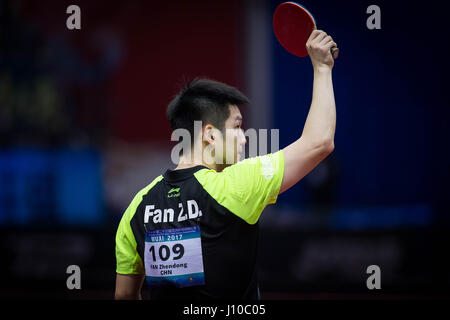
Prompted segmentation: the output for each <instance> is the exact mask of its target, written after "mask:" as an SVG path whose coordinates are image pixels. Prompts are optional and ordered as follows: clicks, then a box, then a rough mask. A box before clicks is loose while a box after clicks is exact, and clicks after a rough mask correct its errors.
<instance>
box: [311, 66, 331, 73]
mask: <svg viewBox="0 0 450 320" xmlns="http://www.w3.org/2000/svg"><path fill="white" fill-rule="evenodd" d="M313 69H314V73H325V74H326V73H331V70H332V69H333V67H332V66H329V65H327V64H320V65H313Z"/></svg>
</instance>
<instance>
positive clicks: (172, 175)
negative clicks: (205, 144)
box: [163, 165, 209, 182]
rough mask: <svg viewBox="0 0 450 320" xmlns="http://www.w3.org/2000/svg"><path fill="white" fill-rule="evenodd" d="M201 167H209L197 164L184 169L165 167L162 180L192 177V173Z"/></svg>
mask: <svg viewBox="0 0 450 320" xmlns="http://www.w3.org/2000/svg"><path fill="white" fill-rule="evenodd" d="M201 169H209V168H208V167H206V166H202V165H198V166H195V167H192V168H186V169H178V170H170V169H167V170H166V172H164V174H163V177H164V180H166V181H171V182H175V181H181V180H186V179H188V178H190V177H192V175H193V174H194V173H196V172H197V171H198V170H201Z"/></svg>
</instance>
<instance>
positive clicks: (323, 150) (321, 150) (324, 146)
mask: <svg viewBox="0 0 450 320" xmlns="http://www.w3.org/2000/svg"><path fill="white" fill-rule="evenodd" d="M314 149H315V150H317V153H318V154H320V157H321V158H322V159H323V158H325V157H326V156H328V155H329V154H330V153H332V152H333V150H334V140H333V139H323V140H320V141H316V143H314Z"/></svg>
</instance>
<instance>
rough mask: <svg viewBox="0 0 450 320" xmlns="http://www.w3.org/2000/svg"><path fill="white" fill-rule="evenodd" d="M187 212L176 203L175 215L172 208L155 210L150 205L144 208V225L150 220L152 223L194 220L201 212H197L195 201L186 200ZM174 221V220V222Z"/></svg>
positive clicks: (181, 204)
mask: <svg viewBox="0 0 450 320" xmlns="http://www.w3.org/2000/svg"><path fill="white" fill-rule="evenodd" d="M186 207H187V212H186V211H185V210H184V207H183V203H181V202H180V203H178V210H177V212H178V213H177V214H175V210H174V209H172V208H168V209H156V207H155V205H153V204H150V205H147V206H145V213H144V223H149V221H150V219H151V221H152V222H153V223H161V222H174V221H177V222H181V221H185V220H188V219H196V218H198V217H201V216H202V211H201V210H199V208H198V204H197V202H196V201H195V200H188V201H187V202H186ZM175 219H176V220H175Z"/></svg>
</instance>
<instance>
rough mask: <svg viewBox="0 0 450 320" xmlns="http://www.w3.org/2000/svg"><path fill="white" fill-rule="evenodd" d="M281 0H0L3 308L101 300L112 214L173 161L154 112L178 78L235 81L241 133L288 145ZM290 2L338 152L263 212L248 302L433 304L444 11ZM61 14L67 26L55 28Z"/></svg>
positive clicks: (164, 125) (441, 218) (444, 113)
mask: <svg viewBox="0 0 450 320" xmlns="http://www.w3.org/2000/svg"><path fill="white" fill-rule="evenodd" d="M281 2H282V1H275V0H246V1H238V0H215V1H206V0H192V1H182V0H173V1H137V0H130V1H126V2H125V1H120V2H119V1H117V2H114V1H106V0H98V1H95V2H94V1H86V0H77V1H75V2H74V1H65V0H63V1H48V0H43V1H31V0H30V1H19V0H17V1H5V0H0V249H1V264H0V271H1V274H2V275H3V279H2V281H1V283H0V297H1V298H31V299H33V298H41V299H111V298H112V297H113V291H114V285H115V257H114V237H115V232H116V229H117V225H118V222H119V220H120V218H121V215H122V214H123V212H124V211H125V209H126V207H127V206H128V204H129V203H130V201H131V200H132V198H133V197H134V195H135V194H136V192H137V191H138V190H140V189H141V188H143V187H144V186H146V185H147V184H148V183H149V182H150V181H152V180H153V178H154V177H156V176H158V175H159V174H161V173H162V172H164V171H165V170H166V169H167V168H174V167H175V165H173V164H172V163H171V161H170V151H171V147H172V146H173V142H171V141H170V134H171V131H170V128H169V124H168V122H167V121H166V119H165V109H166V106H167V104H168V103H169V101H170V100H171V98H172V97H173V96H174V95H175V94H176V92H177V90H178V88H179V86H180V85H181V83H182V82H183V80H184V79H191V78H193V77H199V76H205V77H209V78H212V79H216V80H219V81H222V82H225V83H228V84H230V85H233V86H236V87H238V88H240V89H241V90H242V91H243V92H244V93H245V94H247V95H248V96H249V97H250V99H251V101H252V103H251V104H250V105H249V106H247V107H245V108H243V109H242V110H241V111H242V113H243V115H244V129H246V128H257V129H258V128H278V129H280V132H279V139H280V140H279V141H280V148H283V147H285V146H286V145H288V144H289V143H291V142H293V141H294V140H296V139H297V138H298V137H299V135H300V134H301V131H302V129H303V124H304V122H305V119H306V115H307V112H308V109H309V106H310V102H311V95H312V80H313V73H312V67H311V63H310V61H309V58H304V59H300V58H297V57H295V56H293V55H291V54H289V53H288V52H286V51H285V50H284V49H283V48H282V47H281V46H280V45H279V43H278V42H277V40H276V38H275V36H274V33H273V30H272V15H273V12H274V10H275V8H276V6H277V5H278V4H279V3H281ZM301 3H302V4H303V5H305V6H306V7H307V8H308V9H309V10H310V11H311V12H312V13H313V15H314V16H315V18H316V20H317V23H318V27H319V29H323V30H325V31H326V32H327V33H329V34H331V35H332V36H333V38H334V39H335V41H336V42H337V43H338V45H339V47H340V56H339V58H338V60H337V61H336V64H335V67H334V72H333V81H334V91H335V97H336V104H337V129H336V137H335V146H336V147H335V151H334V152H333V154H332V155H331V156H329V157H328V158H327V159H326V160H325V161H324V162H322V163H321V164H320V165H319V166H318V167H317V168H315V169H314V170H313V171H312V172H311V173H310V174H309V175H308V176H307V177H306V178H304V179H303V180H302V181H300V182H299V183H298V184H297V185H296V186H295V187H293V188H292V189H290V190H289V191H287V192H285V193H284V194H282V195H281V196H280V197H279V198H278V201H277V204H276V205H271V206H269V207H267V208H266V210H265V211H264V212H263V215H262V217H261V220H260V222H261V228H262V232H261V246H260V274H259V276H260V283H261V295H262V298H263V299H308V298H312V299H315V298H320V299H324V298H325V299H327V298H333V299H336V298H337V299H340V298H343V299H345V298H359V297H361V298H402V297H442V296H447V297H448V296H449V294H448V289H450V263H449V259H448V257H447V256H448V254H449V252H450V251H449V246H448V245H449V243H450V241H449V240H450V239H449V231H450V219H449V209H448V203H447V199H448V191H449V187H448V181H449V178H450V165H449V155H450V154H449V147H448V146H449V143H448V141H449V140H448V134H447V133H448V127H449V113H450V112H449V102H450V101H449V90H448V81H447V75H448V71H449V66H448V65H449V63H448V50H446V49H445V47H446V41H447V40H446V39H447V38H448V35H447V31H446V30H447V29H448V28H447V27H446V25H445V19H446V17H445V14H444V13H445V11H444V10H443V8H441V5H440V4H439V3H438V2H437V1H436V2H427V5H426V6H421V7H415V6H413V5H411V4H410V3H409V2H407V1H396V2H395V3H394V2H387V1H376V2H373V1H360V2H358V3H354V2H353V1H325V0H324V1H302V2H301ZM71 4H76V5H78V6H79V7H80V9H81V30H68V29H67V27H66V20H67V18H68V17H69V14H67V13H66V9H67V7H68V6H69V5H71ZM372 4H376V5H378V6H379V7H380V9H381V29H380V30H369V29H368V28H367V27H366V20H367V18H368V17H369V15H370V14H367V13H366V10H367V7H368V6H369V5H372ZM69 265H78V266H80V268H81V290H68V289H67V288H66V279H67V277H68V275H67V274H66V268H67V266H69ZM369 265H378V266H379V267H380V269H381V290H368V289H367V287H366V280H367V278H368V277H369V275H368V274H367V273H366V269H367V267H368V266H369ZM144 296H145V293H144Z"/></svg>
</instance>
